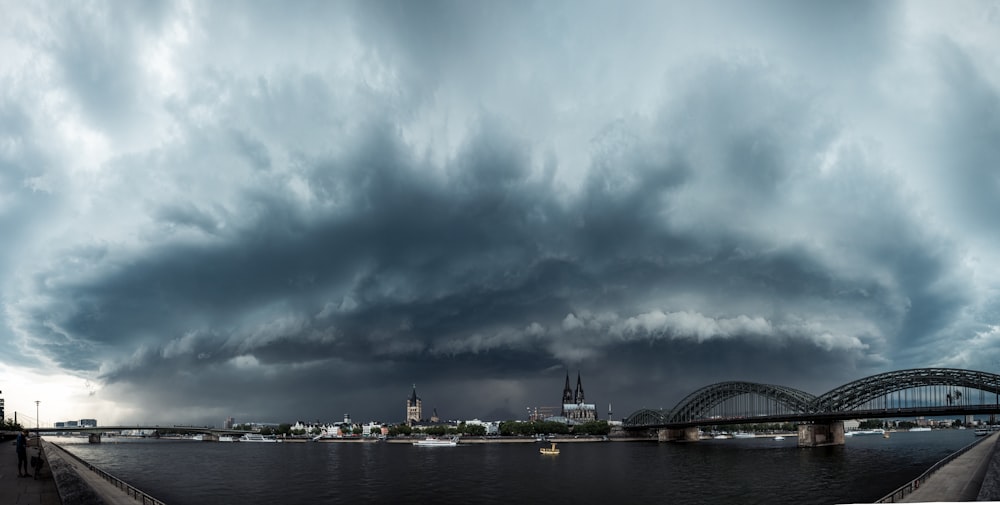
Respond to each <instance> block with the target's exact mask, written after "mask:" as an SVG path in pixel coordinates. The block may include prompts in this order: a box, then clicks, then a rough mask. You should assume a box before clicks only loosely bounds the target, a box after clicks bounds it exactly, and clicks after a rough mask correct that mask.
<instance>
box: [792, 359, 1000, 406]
mask: <svg viewBox="0 0 1000 505" xmlns="http://www.w3.org/2000/svg"><path fill="white" fill-rule="evenodd" d="M933 386H947V387H950V388H967V389H973V390H978V391H984V392H987V393H993V394H998V393H1000V375H997V374H992V373H987V372H977V371H974V370H962V369H958V368H912V369H908V370H897V371H894V372H886V373H881V374H877V375H872V376H869V377H865V378H863V379H858V380H856V381H854V382H849V383H847V384H844V385H843V386H840V387H838V388H836V389H833V390H831V391H829V392H828V393H824V394H823V395H820V396H819V397H817V398H816V399H815V403H814V404H813V405H812V407H811V409H810V410H811V411H812V412H843V411H850V410H856V409H859V408H861V407H862V406H864V405H865V404H867V403H869V402H872V401H875V400H877V399H880V398H885V397H887V396H889V395H891V394H893V393H898V392H901V391H905V390H908V389H916V388H922V387H933ZM947 394H948V395H949V398H950V395H951V393H950V392H949V393H947ZM959 395H960V393H958V394H956V395H955V396H956V397H955V398H953V401H955V402H956V403H959V402H961V401H962V399H961V397H960V396H959ZM969 401H971V400H969ZM998 401H1000V399H998Z"/></svg>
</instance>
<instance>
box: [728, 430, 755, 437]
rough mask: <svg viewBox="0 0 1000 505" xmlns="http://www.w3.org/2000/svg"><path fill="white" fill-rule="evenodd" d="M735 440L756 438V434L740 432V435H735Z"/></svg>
mask: <svg viewBox="0 0 1000 505" xmlns="http://www.w3.org/2000/svg"><path fill="white" fill-rule="evenodd" d="M733 438H754V434H753V433H746V432H743V431H741V432H738V433H736V434H734V435H733Z"/></svg>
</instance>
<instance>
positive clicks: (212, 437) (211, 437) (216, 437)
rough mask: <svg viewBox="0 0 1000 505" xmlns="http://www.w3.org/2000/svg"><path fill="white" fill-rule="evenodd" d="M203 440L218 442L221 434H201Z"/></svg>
mask: <svg viewBox="0 0 1000 505" xmlns="http://www.w3.org/2000/svg"><path fill="white" fill-rule="evenodd" d="M201 440H202V441H204V442H218V441H219V435H216V434H215V433H205V434H203V435H202V436H201Z"/></svg>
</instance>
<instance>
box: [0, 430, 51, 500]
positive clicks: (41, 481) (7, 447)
mask: <svg viewBox="0 0 1000 505" xmlns="http://www.w3.org/2000/svg"><path fill="white" fill-rule="evenodd" d="M0 453H3V457H2V458H0V459H2V460H3V462H2V463H0V503H2V504H3V505H60V504H61V501H60V499H59V492H58V491H56V483H55V481H54V480H53V479H52V473H51V472H47V471H43V472H42V475H44V477H40V478H38V479H34V478H32V477H18V476H17V455H16V454H15V452H14V446H13V445H12V444H10V443H4V444H3V449H2V450H0ZM34 454H35V449H34V448H33V447H29V448H28V458H29V460H30V458H31V456H32V455H34ZM29 471H31V472H32V474H34V469H30V470H29Z"/></svg>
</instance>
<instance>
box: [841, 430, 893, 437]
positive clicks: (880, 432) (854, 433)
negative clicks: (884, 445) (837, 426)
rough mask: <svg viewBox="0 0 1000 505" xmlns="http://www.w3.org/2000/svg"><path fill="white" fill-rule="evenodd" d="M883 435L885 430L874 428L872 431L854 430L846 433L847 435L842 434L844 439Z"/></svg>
mask: <svg viewBox="0 0 1000 505" xmlns="http://www.w3.org/2000/svg"><path fill="white" fill-rule="evenodd" d="M884 434H885V430H883V429H882V428H875V429H873V430H854V431H848V432H847V433H844V436H845V437H853V436H857V435H884Z"/></svg>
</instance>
